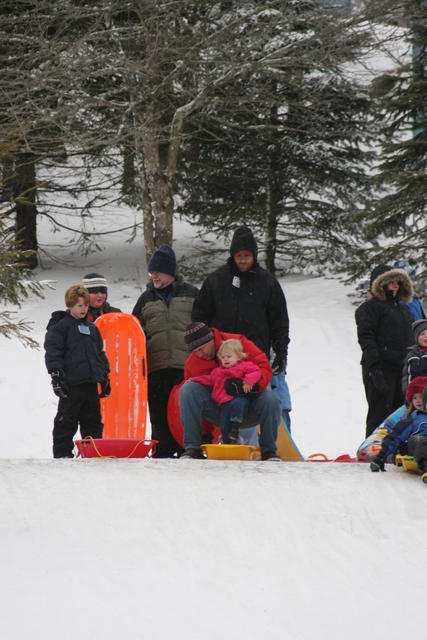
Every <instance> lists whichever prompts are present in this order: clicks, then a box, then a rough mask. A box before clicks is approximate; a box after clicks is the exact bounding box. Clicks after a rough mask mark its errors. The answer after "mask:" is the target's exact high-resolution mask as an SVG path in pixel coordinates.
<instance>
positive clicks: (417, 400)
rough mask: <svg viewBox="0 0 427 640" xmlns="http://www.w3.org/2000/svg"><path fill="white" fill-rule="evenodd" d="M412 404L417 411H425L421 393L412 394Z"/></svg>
mask: <svg viewBox="0 0 427 640" xmlns="http://www.w3.org/2000/svg"><path fill="white" fill-rule="evenodd" d="M412 404H413V405H414V407H415V409H416V410H417V411H423V396H422V394H421V393H414V395H413V396H412Z"/></svg>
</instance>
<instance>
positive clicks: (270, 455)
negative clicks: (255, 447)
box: [261, 451, 282, 462]
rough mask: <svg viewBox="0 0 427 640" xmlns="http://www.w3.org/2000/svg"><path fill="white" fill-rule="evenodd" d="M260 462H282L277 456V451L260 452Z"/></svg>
mask: <svg viewBox="0 0 427 640" xmlns="http://www.w3.org/2000/svg"><path fill="white" fill-rule="evenodd" d="M261 460H264V461H267V460H268V461H269V462H282V459H281V458H280V456H278V455H277V451H262V452H261Z"/></svg>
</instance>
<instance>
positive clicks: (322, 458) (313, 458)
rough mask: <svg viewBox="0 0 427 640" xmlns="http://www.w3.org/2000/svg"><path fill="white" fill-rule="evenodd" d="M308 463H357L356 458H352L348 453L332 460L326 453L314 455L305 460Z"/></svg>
mask: <svg viewBox="0 0 427 640" xmlns="http://www.w3.org/2000/svg"><path fill="white" fill-rule="evenodd" d="M305 461H306V462H357V460H356V458H352V457H351V456H350V455H349V454H348V453H343V454H342V455H340V456H338V457H337V458H334V459H333V460H331V459H330V458H328V456H327V455H326V454H325V453H312V454H311V455H310V456H308V457H307V458H306V460H305Z"/></svg>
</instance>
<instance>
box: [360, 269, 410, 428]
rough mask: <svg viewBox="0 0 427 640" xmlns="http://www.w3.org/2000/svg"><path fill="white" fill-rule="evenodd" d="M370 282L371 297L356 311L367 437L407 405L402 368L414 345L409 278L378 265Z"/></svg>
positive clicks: (397, 270) (397, 271)
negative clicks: (409, 305)
mask: <svg viewBox="0 0 427 640" xmlns="http://www.w3.org/2000/svg"><path fill="white" fill-rule="evenodd" d="M370 282H371V286H370V290H371V293H372V297H371V298H370V299H369V300H366V301H365V302H363V303H362V304H361V305H360V306H359V307H358V309H357V310H356V325H357V336H358V341H359V344H360V347H361V349H362V360H361V365H362V377H363V384H364V386H365V393H366V399H367V401H368V415H367V418H366V437H368V436H369V435H370V434H371V433H372V432H373V431H374V430H375V429H376V427H377V426H378V425H379V424H381V422H383V420H384V419H385V418H386V417H387V416H388V415H389V414H390V413H392V412H393V411H394V410H395V409H397V408H398V407H399V406H401V405H402V404H403V403H404V396H403V393H402V387H401V376H402V367H403V363H404V360H405V355H406V350H407V348H408V347H409V346H410V345H411V344H412V342H413V334H412V329H411V325H412V315H411V313H410V311H409V309H408V308H407V307H406V303H407V302H409V301H410V300H411V299H412V295H413V287H412V282H411V279H410V277H409V276H408V274H407V273H406V272H405V271H404V270H403V269H393V268H392V267H390V266H388V265H379V266H378V267H376V268H375V269H374V270H373V271H372V274H371V279H370Z"/></svg>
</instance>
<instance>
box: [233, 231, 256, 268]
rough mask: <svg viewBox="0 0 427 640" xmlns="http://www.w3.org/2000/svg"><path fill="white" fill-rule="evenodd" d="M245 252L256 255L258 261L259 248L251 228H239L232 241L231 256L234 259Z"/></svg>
mask: <svg viewBox="0 0 427 640" xmlns="http://www.w3.org/2000/svg"><path fill="white" fill-rule="evenodd" d="M243 250H246V251H251V252H252V253H253V254H254V258H255V260H256V259H257V256H258V246H257V243H256V240H255V238H254V235H253V233H252V230H251V229H249V227H239V228H238V229H236V231H235V232H234V235H233V237H232V239H231V245H230V255H231V256H232V257H233V256H235V255H236V253H238V252H239V251H243Z"/></svg>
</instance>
